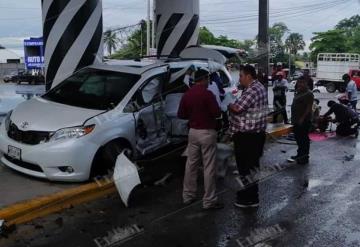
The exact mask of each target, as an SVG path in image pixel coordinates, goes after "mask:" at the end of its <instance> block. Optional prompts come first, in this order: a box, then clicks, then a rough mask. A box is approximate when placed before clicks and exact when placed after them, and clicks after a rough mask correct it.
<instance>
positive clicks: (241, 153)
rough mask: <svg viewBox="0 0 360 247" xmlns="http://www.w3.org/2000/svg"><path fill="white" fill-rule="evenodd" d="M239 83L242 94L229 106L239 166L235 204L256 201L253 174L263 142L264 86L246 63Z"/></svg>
mask: <svg viewBox="0 0 360 247" xmlns="http://www.w3.org/2000/svg"><path fill="white" fill-rule="evenodd" d="M240 84H241V85H242V86H243V87H244V88H245V89H244V91H243V93H242V95H241V97H240V98H239V99H238V100H237V101H236V102H235V103H234V104H231V105H230V106H229V112H230V132H231V134H232V139H233V142H234V150H235V158H236V163H237V167H238V170H239V175H240V177H239V179H238V182H239V184H240V185H241V188H240V190H239V191H238V192H237V199H236V202H235V204H234V205H235V206H236V207H240V208H247V207H257V206H258V205H259V196H258V190H259V189H258V184H257V183H256V178H253V176H252V174H253V173H254V172H257V171H259V166H260V165H259V162H260V157H261V156H262V154H263V150H264V144H265V130H266V116H267V109H268V100H267V90H266V89H265V87H264V86H263V85H262V84H261V83H260V82H259V81H257V80H256V71H255V68H254V67H252V66H250V65H246V66H244V67H243V68H241V70H240Z"/></svg>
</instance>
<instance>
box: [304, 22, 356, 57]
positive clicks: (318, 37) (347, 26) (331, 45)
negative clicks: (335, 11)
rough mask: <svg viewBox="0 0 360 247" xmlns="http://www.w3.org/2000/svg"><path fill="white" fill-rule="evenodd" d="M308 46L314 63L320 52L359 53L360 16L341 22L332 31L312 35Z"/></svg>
mask: <svg viewBox="0 0 360 247" xmlns="http://www.w3.org/2000/svg"><path fill="white" fill-rule="evenodd" d="M314 34H315V36H314V37H313V38H312V39H311V41H312V43H311V45H310V50H311V59H312V60H313V61H316V59H317V55H318V54H319V53H322V52H334V53H348V52H352V53H360V46H359V42H360V16H359V15H355V16H352V17H351V18H349V19H343V20H341V21H340V22H339V23H338V24H337V25H336V27H335V28H334V29H331V30H329V31H326V32H319V33H314Z"/></svg>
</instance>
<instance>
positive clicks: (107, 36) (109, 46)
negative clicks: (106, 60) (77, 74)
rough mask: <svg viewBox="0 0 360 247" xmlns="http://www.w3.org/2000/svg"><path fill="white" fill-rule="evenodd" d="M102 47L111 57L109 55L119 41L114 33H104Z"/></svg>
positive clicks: (109, 31) (108, 31)
mask: <svg viewBox="0 0 360 247" xmlns="http://www.w3.org/2000/svg"><path fill="white" fill-rule="evenodd" d="M103 39H104V45H105V47H106V50H107V53H108V54H109V55H110V56H111V53H112V52H113V51H114V50H116V48H117V45H118V43H119V39H118V37H117V36H116V33H115V32H113V31H111V30H107V31H105V32H104V36H103Z"/></svg>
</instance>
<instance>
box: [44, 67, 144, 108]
mask: <svg viewBox="0 0 360 247" xmlns="http://www.w3.org/2000/svg"><path fill="white" fill-rule="evenodd" d="M139 79H140V75H134V74H127V73H120V72H113V71H105V70H97V69H83V70H81V71H79V72H78V73H76V74H74V75H72V76H71V77H69V78H68V79H66V80H65V81H63V82H62V83H60V84H59V85H58V86H56V87H55V88H53V89H52V90H50V91H49V92H48V93H47V94H45V95H44V96H43V98H44V99H47V100H50V101H54V102H57V103H61V104H65V105H71V106H76V107H81V108H87V109H94V110H109V109H112V108H114V107H115V106H117V105H118V104H119V103H120V101H121V100H122V99H123V98H124V97H125V96H126V94H127V93H128V92H129V91H130V89H131V88H132V87H133V86H134V85H135V83H136V82H137V81H138V80H139Z"/></svg>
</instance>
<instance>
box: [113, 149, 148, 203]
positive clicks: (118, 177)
mask: <svg viewBox="0 0 360 247" xmlns="http://www.w3.org/2000/svg"><path fill="white" fill-rule="evenodd" d="M113 178H114V183H115V186H116V189H117V191H118V192H119V194H120V197H121V200H122V201H123V202H124V204H125V206H126V207H128V200H129V197H130V194H131V192H132V190H133V189H134V188H135V187H136V186H137V185H139V184H141V181H140V177H139V172H138V167H137V166H136V165H135V164H133V163H132V162H131V161H130V160H129V159H128V158H127V157H126V155H125V154H124V152H122V153H121V154H120V155H119V156H118V157H117V159H116V164H115V171H114V175H113Z"/></svg>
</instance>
